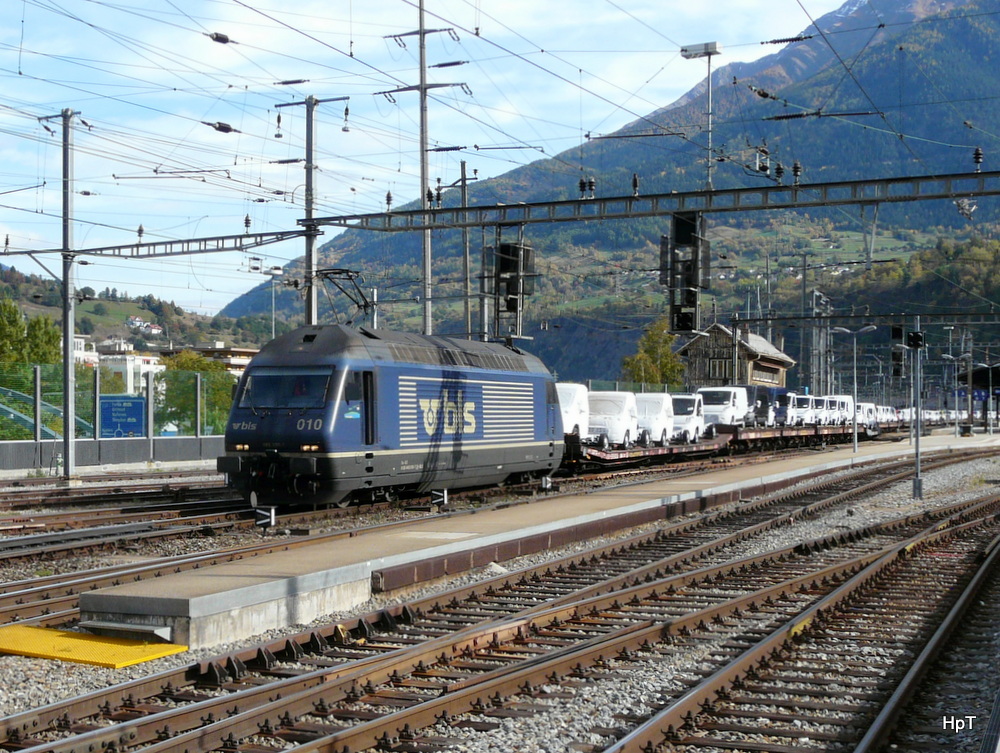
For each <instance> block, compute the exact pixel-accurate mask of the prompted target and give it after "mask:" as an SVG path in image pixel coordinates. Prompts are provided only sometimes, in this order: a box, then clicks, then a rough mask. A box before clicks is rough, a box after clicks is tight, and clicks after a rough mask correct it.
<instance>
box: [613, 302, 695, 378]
mask: <svg viewBox="0 0 1000 753" xmlns="http://www.w3.org/2000/svg"><path fill="white" fill-rule="evenodd" d="M674 339H675V338H674V336H673V335H672V334H670V322H669V321H667V318H666V317H663V318H660V319H657V320H656V321H655V322H653V324H652V325H650V327H649V329H647V330H646V334H644V335H643V336H642V337H641V338H639V349H638V351H637V352H636V353H635V355H632V356H625V358H623V359H622V376H623V377H624V378H625V379H626V380H627V381H631V382H644V383H646V384H665V385H667V386H668V388H669V389H680V388H681V386H682V385H683V383H684V364H683V362H682V361H681V360H680V359H679V358H678V357H677V355H676V354H675V353H674V351H673V344H674Z"/></svg>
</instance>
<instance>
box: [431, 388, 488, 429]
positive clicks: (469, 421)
mask: <svg viewBox="0 0 1000 753" xmlns="http://www.w3.org/2000/svg"><path fill="white" fill-rule="evenodd" d="M420 411H421V413H423V417H424V430H425V431H426V432H427V433H428V434H431V435H433V434H435V433H437V432H441V433H443V434H454V435H458V434H472V433H473V432H475V430H476V413H475V411H476V404H475V403H474V402H472V401H471V400H470V401H466V400H465V396H464V393H463V392H462V390H457V391H455V392H454V393H451V392H449V391H448V390H445V392H444V399H443V400H440V399H433V400H420Z"/></svg>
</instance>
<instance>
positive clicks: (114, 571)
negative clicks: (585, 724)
mask: <svg viewBox="0 0 1000 753" xmlns="http://www.w3.org/2000/svg"><path fill="white" fill-rule="evenodd" d="M956 460H957V458H955V457H944V458H940V459H938V460H937V461H934V462H937V463H942V464H947V463H951V462H955V461H956ZM909 467H910V466H909V465H908V464H907V463H905V462H893V463H888V464H881V465H878V466H871V467H866V468H862V469H860V470H858V471H856V472H854V473H852V474H850V475H848V476H845V477H843V478H840V479H837V480H835V481H831V480H829V479H828V480H821V481H818V482H816V483H814V484H812V485H810V486H807V487H802V488H798V489H795V490H792V491H790V492H788V493H778V494H775V495H771V496H769V497H765V498H761V499H759V500H757V501H755V502H753V503H752V504H746V505H744V506H743V507H742V509H741V510H740V512H739V514H735V515H734V514H733V513H731V512H728V511H726V512H717V513H712V514H708V515H705V516H702V517H701V518H699V519H698V520H697V521H695V522H694V523H691V524H688V525H686V526H684V527H683V530H681V531H679V532H678V540H677V542H676V543H675V544H674V545H673V546H674V552H683V551H689V550H696V549H697V547H698V546H701V545H702V544H704V543H705V542H717V543H716V545H718V544H721V543H722V542H723V541H726V540H730V539H731V540H733V541H735V540H737V538H738V537H740V536H748V535H753V534H756V533H757V532H759V531H762V530H766V529H767V528H768V527H776V526H780V525H785V524H787V522H788V519H789V518H791V517H795V516H797V517H798V518H799V519H802V518H804V517H806V516H808V515H814V514H816V513H817V512H818V511H819V510H820V509H822V508H823V507H828V506H830V505H832V504H835V503H838V502H839V503H843V502H846V501H848V500H849V499H850V498H851V497H852V495H856V494H861V493H865V492H871V491H874V490H875V489H877V488H884V487H885V486H887V485H890V484H892V483H896V482H898V481H899V480H900V479H904V478H906V477H907V476H908V473H909ZM930 467H933V466H929V468H930ZM810 500H812V501H810ZM810 505H812V506H810ZM329 512H330V514H331V515H333V516H340V519H341V520H343V521H345V522H350V523H352V524H356V522H357V520H358V519H357V517H356V516H354V515H351V513H350V512H348V511H344V510H341V509H339V508H338V509H336V510H332V511H329ZM303 516H304V517H303ZM312 516H313V514H312V513H303V514H288V515H284V516H282V521H281V523H282V525H295V524H296V523H299V524H307V523H308V521H310V520H314V518H313V517H312ZM410 519H411V518H407V517H403V518H401V519H399V520H394V521H390V522H387V523H381V524H377V525H376V526H373V528H386V527H392V526H399V525H405V524H406V523H407V522H409V520H410ZM236 526H240V527H242V529H244V530H249V529H252V528H253V520H252V519H246V520H241V521H232V520H228V519H227V520H224V521H222V522H220V523H217V524H215V525H214V526H213V525H212V524H210V523H205V522H204V521H198V522H196V523H195V524H192V525H188V526H187V527H185V528H182V527H180V524H179V522H177V521H174V524H173V526H172V527H171V528H169V529H167V530H166V531H161V530H156V529H152V530H146V529H143V530H136V529H126V530H123V531H121V532H118V531H115V530H110V531H102V532H100V537H99V538H97V539H96V540H94V541H93V542H90V546H92V547H93V548H94V549H101V550H103V549H106V548H108V547H113V549H112V551H115V552H127V551H130V550H131V547H134V546H138V545H139V544H140V543H141V542H149V541H152V540H156V539H159V538H161V537H162V536H164V535H170V536H175V537H177V536H192V535H193V536H206V535H210V533H211V532H212V531H215V530H218V529H219V528H225V529H227V530H232V529H234V528H235V527H236ZM88 533H89V532H87V531H83V532H77V533H76V535H87V534H88ZM357 533H358V531H357V530H356V529H355V528H354V527H353V525H352V527H351V528H348V529H343V530H335V531H330V532H324V533H318V534H314V535H312V536H303V537H290V538H284V539H279V540H276V541H263V542H262V541H260V540H259V539H256V538H255V539H254V540H252V541H250V542H249V543H247V544H243V545H240V546H237V547H234V548H231V549H228V550H225V551H220V552H211V553H205V554H193V555H177V556H172V557H159V558H157V559H156V560H155V561H154V562H151V563H146V562H143V563H133V564H118V565H115V566H110V567H106V568H101V569H99V570H96V571H92V572H83V573H76V574H73V575H70V576H67V575H49V576H43V577H39V578H34V579H31V580H29V581H19V582H8V583H5V584H0V624H6V623H9V622H21V623H26V624H35V625H40V626H50V627H58V626H62V625H65V624H72V622H73V621H74V620H75V619H76V617H77V607H78V603H79V594H80V593H81V592H83V591H87V590H94V589H98V588H107V587H110V586H116V585H120V584H121V583H123V582H125V581H126V580H129V581H139V580H148V579H153V578H158V577H161V576H163V575H165V574H167V573H173V572H183V571H187V570H192V569H196V568H201V567H208V566H211V565H216V564H221V563H224V562H232V561H234V560H239V559H243V558H247V557H255V556H259V555H262V554H268V553H271V552H275V551H285V550H289V549H294V548H300V547H304V546H309V545H311V544H314V543H316V541H317V540H334V539H336V538H339V537H345V536H354V535H357ZM43 542H44V539H42V540H40V541H39V546H38V548H35V549H28V548H25V549H21V550H16V549H9V550H8V549H6V547H7V546H9V543H8V542H3V543H0V562H3V561H5V560H6V561H10V560H13V559H15V558H23V557H26V556H32V557H33V558H35V559H38V560H42V559H43V558H46V557H48V556H49V555H50V552H51V551H52V550H53V549H57V548H58V550H59V551H60V552H63V553H71V552H79V551H80V549H81V548H82V546H83V545H84V544H85V543H86V542H80V541H69V542H62V543H56V544H53V543H47V544H45V546H44V548H43V547H42V544H43Z"/></svg>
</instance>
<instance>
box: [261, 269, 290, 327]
mask: <svg viewBox="0 0 1000 753" xmlns="http://www.w3.org/2000/svg"><path fill="white" fill-rule="evenodd" d="M284 273H285V271H284V270H283V269H282V268H281V267H271V268H270V269H269V270H267V271H266V272H265V273H264V274H266V275H267V276H268V277H270V278H271V339H272V340H273V339H274V283H275V281H276V280H277V279H278V278H279V277H281V276H282V275H283V274H284Z"/></svg>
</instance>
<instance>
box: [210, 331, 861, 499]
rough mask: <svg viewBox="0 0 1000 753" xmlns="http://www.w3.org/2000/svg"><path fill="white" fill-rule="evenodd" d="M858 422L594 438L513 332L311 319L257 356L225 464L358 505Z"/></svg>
mask: <svg viewBox="0 0 1000 753" xmlns="http://www.w3.org/2000/svg"><path fill="white" fill-rule="evenodd" d="M695 397H697V395H695ZM586 423H587V421H586V419H584V424H585V425H586ZM849 429H850V426H849V425H846V426H845V425H840V426H798V427H792V426H783V427H774V428H763V429H752V428H742V427H737V426H718V425H717V426H714V427H712V431H711V432H710V433H709V432H706V435H705V437H701V436H697V437H685V440H684V442H682V443H680V444H677V443H670V444H668V443H666V442H660V443H644V445H645V446H640V447H635V446H631V443H628V442H626V443H625V444H624V445H623V446H622V447H610V446H601V444H600V443H594V444H590V443H588V442H585V441H582V440H583V439H584V438H583V437H582V432H580V430H579V428H578V427H576V426H573V427H572V428H569V429H567V433H566V434H565V435H564V427H563V417H562V414H561V410H560V401H559V394H558V390H557V385H556V382H555V380H554V378H553V376H552V375H551V374H550V373H549V371H548V370H547V369H546V368H545V366H544V365H543V364H542V362H541V361H540V360H539V359H537V358H535V357H534V356H532V355H529V354H528V353H525V352H523V351H521V350H520V349H518V348H516V347H514V346H512V345H504V344H500V343H484V342H479V341H473V340H464V339H458V338H450V337H429V336H423V335H416V334H409V333H401V332H390V331H387V330H369V329H365V328H358V329H355V328H350V327H345V326H341V325H328V326H307V327H302V328H299V329H296V330H294V331H292V332H289V333H287V334H285V335H282V336H280V337H278V338H276V339H275V340H273V341H271V342H270V343H268V344H267V345H265V346H264V347H263V348H262V349H261V351H260V353H258V354H257V355H256V356H254V358H253V359H252V360H251V362H250V364H249V365H248V367H247V369H246V371H245V372H244V374H243V376H242V377H241V379H240V381H239V383H238V385H237V387H236V392H235V394H234V400H233V405H232V408H231V411H230V415H229V421H228V423H227V425H226V432H225V447H226V454H225V455H224V456H222V457H220V458H218V460H217V468H218V470H219V471H220V472H222V473H225V474H226V475H227V477H228V480H229V484H230V485H231V486H233V487H235V488H236V489H238V490H239V491H240V492H241V493H242V494H243V496H244V498H245V499H246V500H247V501H248V502H249V503H250V504H251V505H252V506H257V505H274V506H281V505H293V504H303V503H304V504H313V505H339V506H346V505H349V504H351V503H352V502H359V503H364V502H377V501H393V500H395V499H397V498H399V497H401V496H406V495H411V494H420V493H427V492H429V491H435V490H442V489H462V488H471V487H479V486H489V485H495V484H501V483H505V482H515V481H518V482H521V481H530V480H532V479H541V478H545V477H549V476H551V475H552V474H554V473H555V472H556V471H562V472H569V473H574V472H579V471H582V470H587V469H590V468H594V467H601V466H603V467H612V466H616V465H617V466H624V465H636V464H647V463H651V462H669V461H671V460H676V459H683V458H684V457H685V456H694V455H699V454H706V453H719V452H741V451H747V450H752V449H759V448H763V447H780V446H798V445H805V444H825V443H827V442H837V441H846V439H847V432H848V431H849ZM574 430H575V431H574ZM867 433H868V432H867V430H863V431H862V434H863V436H865V435H867ZM699 434H700V432H699ZM709 434H710V435H709ZM637 436H638V435H637ZM689 442H690V443H689ZM653 444H658V446H650V445H653Z"/></svg>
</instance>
